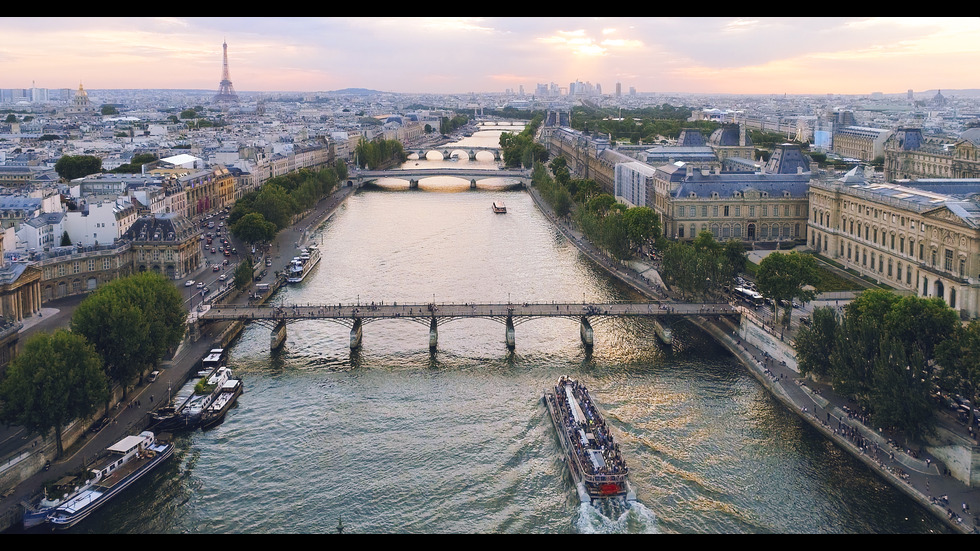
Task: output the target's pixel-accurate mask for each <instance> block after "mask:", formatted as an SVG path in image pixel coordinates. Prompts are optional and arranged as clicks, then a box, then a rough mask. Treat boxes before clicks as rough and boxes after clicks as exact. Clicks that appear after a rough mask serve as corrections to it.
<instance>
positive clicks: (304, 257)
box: [286, 245, 320, 283]
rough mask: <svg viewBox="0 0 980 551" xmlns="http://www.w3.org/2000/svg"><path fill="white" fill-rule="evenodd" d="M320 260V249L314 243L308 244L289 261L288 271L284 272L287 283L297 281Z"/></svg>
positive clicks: (301, 279) (304, 276) (303, 277)
mask: <svg viewBox="0 0 980 551" xmlns="http://www.w3.org/2000/svg"><path fill="white" fill-rule="evenodd" d="M319 262H320V249H318V248H317V247H316V245H310V246H309V247H307V248H305V249H303V251H302V252H301V253H300V255H299V256H295V257H293V260H292V261H291V262H290V263H289V272H288V273H287V274H286V281H288V282H289V283H299V282H301V281H303V279H305V278H306V276H307V274H309V273H310V271H311V270H312V269H313V267H314V266H316V265H317V263H319Z"/></svg>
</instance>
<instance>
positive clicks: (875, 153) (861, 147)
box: [833, 126, 891, 162]
mask: <svg viewBox="0 0 980 551" xmlns="http://www.w3.org/2000/svg"><path fill="white" fill-rule="evenodd" d="M890 135H891V132H890V131H889V130H885V129H884V128H869V127H866V126H841V127H837V128H835V129H834V141H833V148H834V152H835V153H837V154H838V155H840V156H841V157H846V158H848V159H858V160H860V161H864V162H870V161H873V160H875V159H876V158H878V157H882V156H883V155H884V153H885V141H886V140H887V139H888V137H889V136H890Z"/></svg>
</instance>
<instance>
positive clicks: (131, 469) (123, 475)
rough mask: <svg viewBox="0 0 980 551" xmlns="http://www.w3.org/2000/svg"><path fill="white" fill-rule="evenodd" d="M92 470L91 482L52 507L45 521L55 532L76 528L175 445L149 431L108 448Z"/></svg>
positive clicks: (169, 451) (151, 468)
mask: <svg viewBox="0 0 980 551" xmlns="http://www.w3.org/2000/svg"><path fill="white" fill-rule="evenodd" d="M108 452H109V454H108V455H107V456H106V457H104V458H102V459H101V460H100V461H99V462H98V463H96V465H95V466H94V467H93V468H92V469H91V471H90V473H91V475H92V482H91V484H89V485H88V486H87V487H86V488H84V489H82V490H80V491H78V492H76V493H74V494H73V495H71V496H70V497H68V499H66V500H65V501H64V502H63V503H61V504H60V505H58V506H57V507H55V509H54V510H53V511H51V513H49V514H48V516H47V521H48V522H49V523H50V524H51V526H52V527H53V528H54V529H56V530H64V529H67V528H71V527H72V526H75V525H76V524H78V523H79V522H81V521H82V520H84V519H86V518H88V516H89V515H91V514H92V513H93V512H94V511H96V510H97V509H98V508H99V507H101V506H103V505H105V504H106V503H107V502H108V501H109V500H111V499H112V498H113V497H115V496H116V495H118V494H119V493H120V492H122V491H123V490H125V489H126V488H128V487H130V486H131V485H132V484H133V483H135V482H136V481H137V480H139V479H140V478H142V477H143V476H144V475H145V474H147V473H148V472H150V471H152V470H153V469H154V468H155V467H156V466H157V465H159V464H160V463H163V462H164V461H166V460H167V458H169V457H170V456H171V455H173V453H174V445H173V443H171V442H167V441H165V439H164V438H162V437H161V438H159V439H158V438H157V436H156V435H155V434H154V433H152V432H150V431H143V432H141V433H139V435H135V436H127V437H125V438H123V439H122V440H120V441H119V442H116V443H115V444H113V445H112V446H109V448H108Z"/></svg>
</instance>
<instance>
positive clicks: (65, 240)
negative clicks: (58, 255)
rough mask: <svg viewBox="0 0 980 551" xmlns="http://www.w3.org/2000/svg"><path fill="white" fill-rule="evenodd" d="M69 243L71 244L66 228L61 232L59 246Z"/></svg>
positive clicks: (66, 245) (68, 244)
mask: <svg viewBox="0 0 980 551" xmlns="http://www.w3.org/2000/svg"><path fill="white" fill-rule="evenodd" d="M70 245H71V237H68V230H65V232H64V233H62V234H61V246H62V247H68V246H70Z"/></svg>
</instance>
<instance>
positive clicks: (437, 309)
mask: <svg viewBox="0 0 980 551" xmlns="http://www.w3.org/2000/svg"><path fill="white" fill-rule="evenodd" d="M738 314H739V311H738V310H737V309H736V308H735V307H734V306H732V305H731V304H727V303H674V302H671V303H663V304H661V303H657V302H612V303H583V302H541V303H531V302H524V303H450V304H446V303H443V304H436V303H434V302H430V303H426V304H419V303H409V304H404V303H402V304H399V303H397V302H394V303H390V304H389V303H377V304H375V303H370V304H365V303H363V302H358V303H357V304H320V305H315V304H307V305H299V304H295V305H280V306H252V305H221V306H210V307H207V308H206V309H205V310H203V311H200V312H192V314H191V316H190V319H189V320H188V322H189V323H190V325H191V327H192V331H199V330H200V326H201V325H203V324H207V323H212V322H220V321H241V322H248V323H258V324H262V325H267V326H269V327H270V328H271V329H272V332H273V339H272V343H273V348H275V347H277V346H278V345H279V344H281V343H282V340H283V338H284V336H285V326H286V324H287V323H289V322H294V321H300V320H313V319H319V320H327V321H332V322H335V323H341V324H343V325H346V326H347V327H350V328H351V336H350V346H351V348H352V349H354V348H359V347H360V346H361V337H362V331H363V329H362V327H363V325H364V324H365V323H369V322H372V321H378V320H383V319H405V320H409V321H413V322H416V323H422V324H425V325H428V326H429V347H430V348H435V347H436V343H437V342H438V326H439V324H440V323H446V322H449V321H453V320H457V319H465V318H487V319H490V320H493V321H496V322H499V323H502V324H504V326H505V328H506V329H505V335H504V336H505V340H506V342H507V346H508V348H511V349H513V348H514V347H515V344H516V341H515V329H514V328H515V326H517V325H520V324H521V323H524V322H526V321H529V320H532V319H536V318H553V317H560V318H569V319H574V320H577V321H579V322H580V331H579V334H580V336H581V338H582V342H583V344H585V345H586V346H592V343H593V338H592V325H591V323H590V321H589V319H590V318H601V317H665V316H667V317H688V316H712V317H713V316H734V315H738ZM276 341H278V343H277V342H276Z"/></svg>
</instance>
